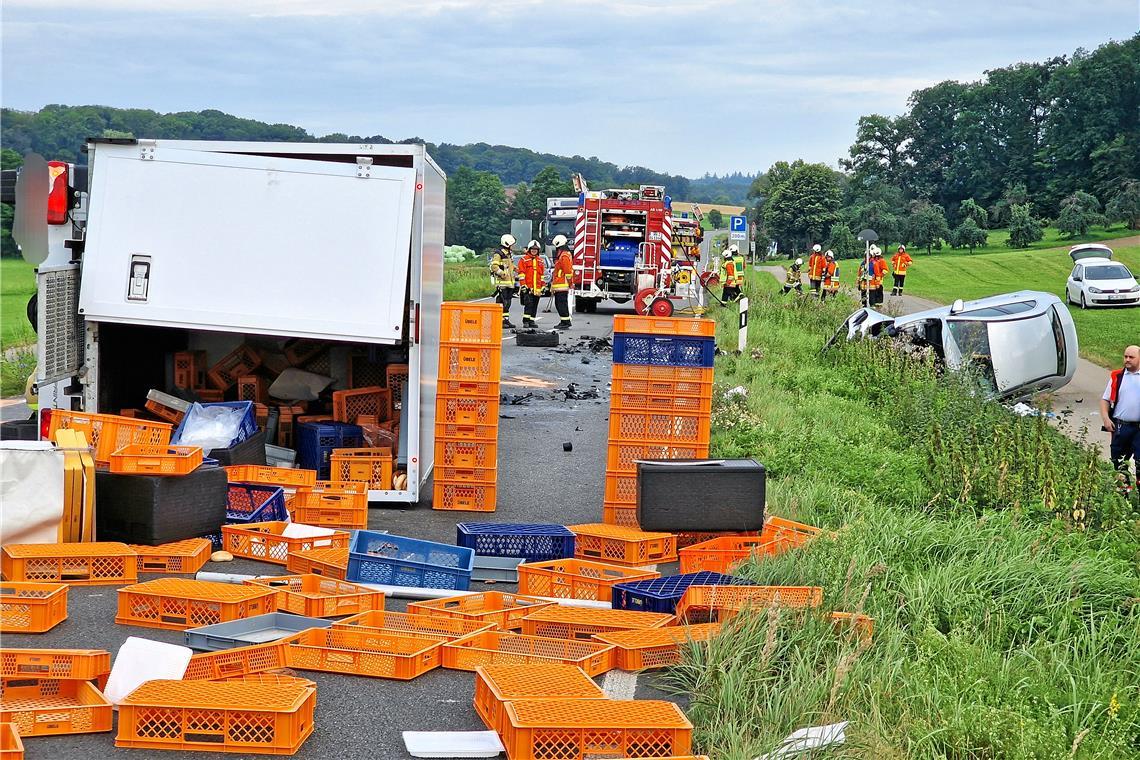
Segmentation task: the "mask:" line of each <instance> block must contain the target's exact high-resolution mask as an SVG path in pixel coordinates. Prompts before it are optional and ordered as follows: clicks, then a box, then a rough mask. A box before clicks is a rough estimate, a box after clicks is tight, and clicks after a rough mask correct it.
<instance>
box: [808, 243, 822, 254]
mask: <svg viewBox="0 0 1140 760" xmlns="http://www.w3.org/2000/svg"><path fill="white" fill-rule="evenodd" d="M811 249H812V250H813V251H815V252H816V253H819V252H820V251H822V250H823V246H821V245H820V244H819V243H816V244H815V245H813V246H812V247H811Z"/></svg>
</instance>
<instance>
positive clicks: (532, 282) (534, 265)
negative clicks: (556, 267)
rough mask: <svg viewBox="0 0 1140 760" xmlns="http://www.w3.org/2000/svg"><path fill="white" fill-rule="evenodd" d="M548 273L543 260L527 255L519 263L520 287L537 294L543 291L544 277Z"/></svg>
mask: <svg viewBox="0 0 1140 760" xmlns="http://www.w3.org/2000/svg"><path fill="white" fill-rule="evenodd" d="M545 271H546V267H545V266H543V263H542V259H541V258H539V257H538V256H531V255H530V254H527V255H526V256H523V257H522V260H521V261H519V285H522V286H523V287H524V288H530V289H531V290H533V291H535V292H537V291H539V290H542V286H543V282H542V275H543V273H544V272H545Z"/></svg>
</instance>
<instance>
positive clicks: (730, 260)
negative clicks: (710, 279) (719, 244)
mask: <svg viewBox="0 0 1140 760" xmlns="http://www.w3.org/2000/svg"><path fill="white" fill-rule="evenodd" d="M735 247H736V246H735V245H734V246H730V247H728V248H726V249H725V251H724V254H723V255H724V261H723V263H722V264H721V266H722V267H723V268H724V287H723V288H721V291H720V300H722V301H726V302H727V301H735V300H737V299H738V298H740V283H741V277H742V276H743V272H741V271H740V270H739V269H738V268H737V266H736V257H735V256H734V255H733V250H732V249H733V248H735Z"/></svg>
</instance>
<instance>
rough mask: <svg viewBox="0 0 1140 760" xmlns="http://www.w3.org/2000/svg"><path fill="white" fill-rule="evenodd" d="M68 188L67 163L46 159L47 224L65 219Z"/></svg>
mask: <svg viewBox="0 0 1140 760" xmlns="http://www.w3.org/2000/svg"><path fill="white" fill-rule="evenodd" d="M68 190H69V188H68V186H67V164H66V163H65V162H63V161H48V205H47V223H48V224H63V223H65V222H66V221H67V211H68V202H67V201H68V195H69V194H70V193H69V192H68Z"/></svg>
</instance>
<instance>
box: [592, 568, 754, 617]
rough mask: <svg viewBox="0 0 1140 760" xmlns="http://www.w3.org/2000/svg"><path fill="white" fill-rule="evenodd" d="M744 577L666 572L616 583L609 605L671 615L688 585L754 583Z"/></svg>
mask: <svg viewBox="0 0 1140 760" xmlns="http://www.w3.org/2000/svg"><path fill="white" fill-rule="evenodd" d="M753 585H755V584H754V583H752V582H751V581H749V580H746V579H744V578H737V577H736V576H734V575H723V574H721V573H711V572H708V571H703V572H699V573H685V574H683V575H667V576H665V577H664V578H654V579H653V580H648V581H630V582H629V583H617V584H615V585H614V588H613V596H612V597H611V601H610V604H611V606H612V607H613V608H614V609H615V610H637V611H638V612H664V613H666V614H668V615H672V614H674V613H675V612H676V611H677V603H678V602H680V601H681V597H682V596H684V595H685V589H687V588H688V587H689V586H753Z"/></svg>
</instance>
